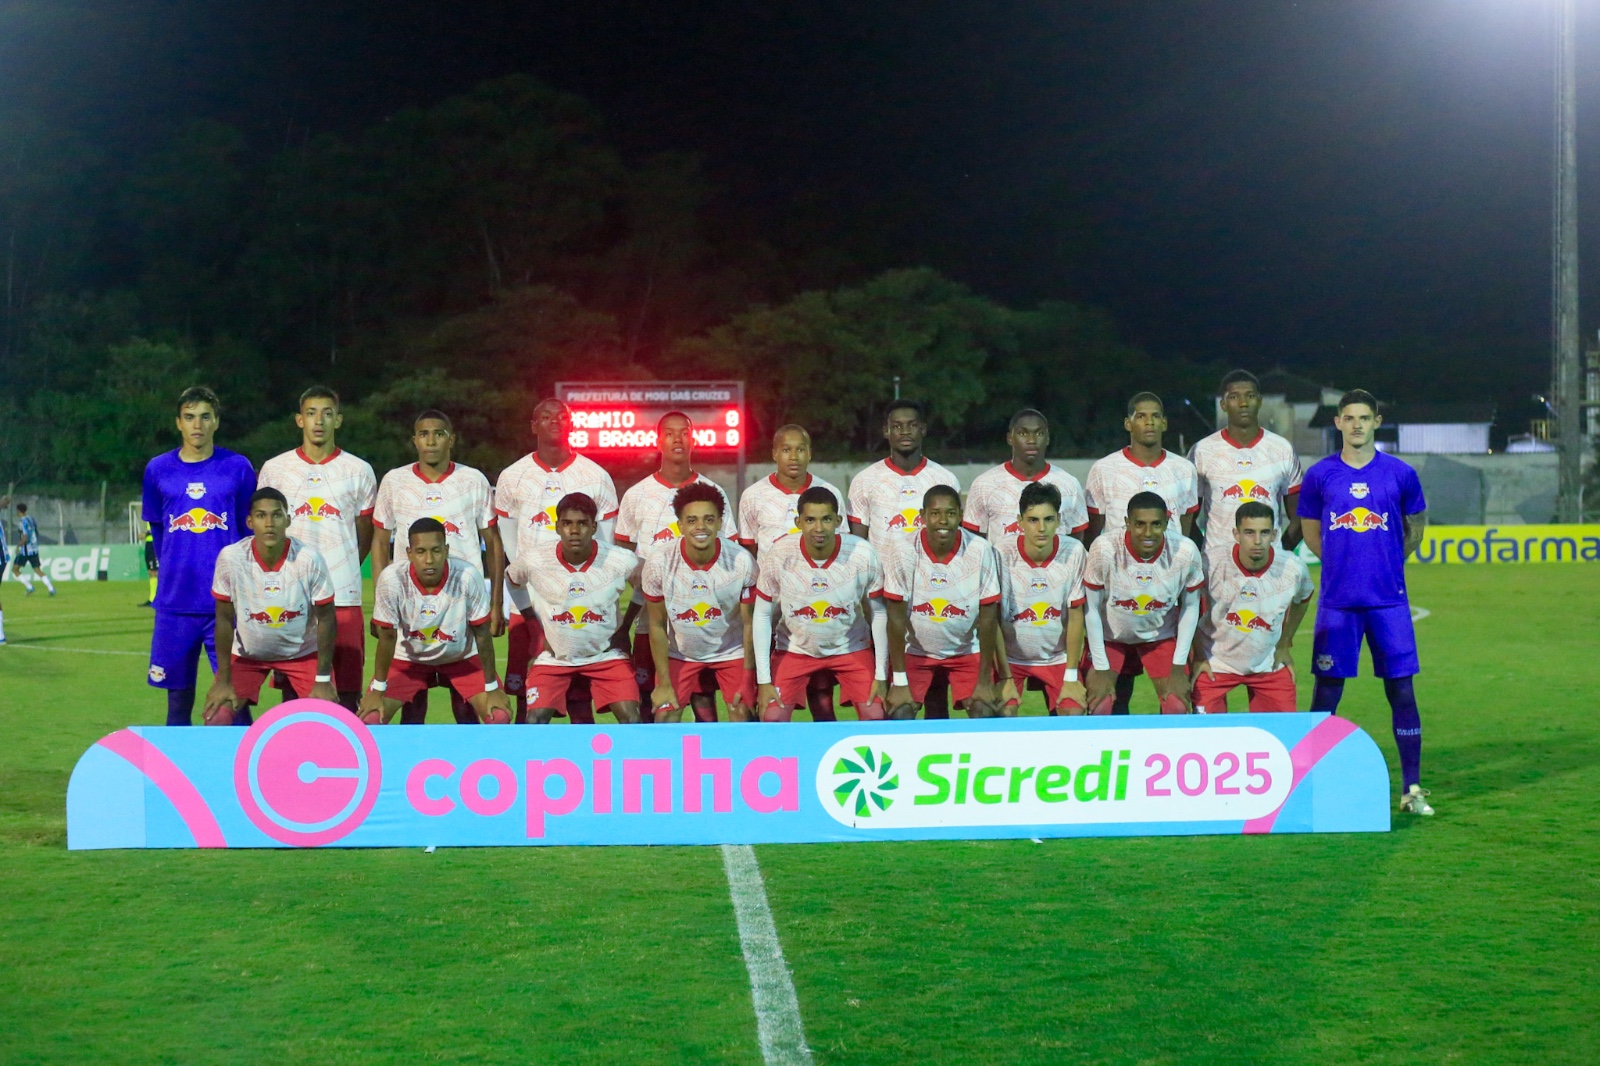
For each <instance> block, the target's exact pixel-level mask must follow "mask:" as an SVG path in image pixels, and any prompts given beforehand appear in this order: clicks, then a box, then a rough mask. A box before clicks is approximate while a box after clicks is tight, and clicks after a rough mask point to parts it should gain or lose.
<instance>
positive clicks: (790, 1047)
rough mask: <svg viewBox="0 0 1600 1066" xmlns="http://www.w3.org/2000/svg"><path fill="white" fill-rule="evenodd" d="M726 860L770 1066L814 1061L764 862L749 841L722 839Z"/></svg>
mask: <svg viewBox="0 0 1600 1066" xmlns="http://www.w3.org/2000/svg"><path fill="white" fill-rule="evenodd" d="M722 865H723V867H724V868H726V869H727V871H728V895H729V896H731V897H733V914H734V917H735V918H737V919H738V922H739V947H740V948H741V949H743V951H744V965H745V969H747V970H749V971H750V998H751V1000H752V1001H754V1003H755V1008H756V1035H757V1036H759V1037H760V1039H761V1058H762V1060H763V1061H764V1062H765V1063H766V1064H767V1066H798V1064H807V1066H809V1063H810V1062H811V1049H810V1048H808V1047H806V1034H805V1029H804V1027H803V1026H802V1025H801V1023H800V1001H799V1000H798V999H797V998H796V997H795V994H794V981H793V980H791V979H790V977H789V967H788V966H787V965H786V964H785V963H784V961H783V945H782V944H780V943H779V942H778V930H777V927H776V926H774V925H773V924H772V908H771V907H769V906H767V890H766V888H765V886H764V885H763V884H762V881H761V867H760V866H759V865H758V864H757V863H756V853H755V850H754V849H753V848H751V847H750V845H748V844H724V845H722Z"/></svg>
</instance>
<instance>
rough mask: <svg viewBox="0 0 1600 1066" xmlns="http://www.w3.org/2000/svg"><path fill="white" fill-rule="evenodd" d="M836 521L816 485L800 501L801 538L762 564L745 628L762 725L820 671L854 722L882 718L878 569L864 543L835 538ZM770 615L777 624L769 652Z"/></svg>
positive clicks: (885, 647) (885, 673)
mask: <svg viewBox="0 0 1600 1066" xmlns="http://www.w3.org/2000/svg"><path fill="white" fill-rule="evenodd" d="M839 520H840V515H839V501H838V499H837V497H835V496H834V495H833V493H831V492H829V491H828V490H827V489H825V488H821V487H820V486H817V485H813V486H811V488H809V489H807V490H806V491H804V492H802V493H801V494H800V506H799V525H800V535H799V536H798V537H785V538H784V539H783V540H781V541H779V542H778V543H776V544H774V545H772V546H771V547H770V548H768V550H767V552H766V554H764V555H763V556H762V558H761V565H760V570H761V573H760V575H759V576H758V577H757V579H756V604H755V611H754V618H753V625H752V627H751V628H752V630H753V638H752V639H753V641H754V644H755V659H756V683H757V688H756V706H757V707H759V708H760V709H761V720H762V721H764V722H787V721H789V720H790V718H791V717H792V716H793V714H794V709H795V708H796V707H799V706H801V705H802V704H803V703H804V702H805V694H806V691H807V690H808V689H809V687H810V682H811V678H812V677H813V676H815V675H816V674H818V673H819V672H822V671H827V672H829V673H831V674H832V675H833V676H834V677H836V678H837V679H838V681H839V691H840V693H841V694H842V695H843V696H844V698H845V699H847V700H849V701H850V702H852V703H854V704H855V705H856V716H857V717H858V718H860V719H862V720H863V721H876V720H880V719H882V718H883V697H884V693H885V692H886V691H887V689H888V684H887V681H888V677H889V620H888V614H887V612H886V611H885V610H884V606H883V568H882V566H881V565H880V564H879V562H878V553H877V552H876V551H874V550H873V547H872V545H871V544H870V543H868V542H867V541H865V540H863V539H861V538H860V537H858V536H856V535H855V534H853V533H840V532H839ZM774 611H776V612H777V613H778V614H779V615H780V616H781V617H782V618H783V620H784V628H783V629H781V630H779V631H778V632H777V634H776V643H777V650H776V653H774V650H773V644H774V633H773V625H772V615H773V612H774Z"/></svg>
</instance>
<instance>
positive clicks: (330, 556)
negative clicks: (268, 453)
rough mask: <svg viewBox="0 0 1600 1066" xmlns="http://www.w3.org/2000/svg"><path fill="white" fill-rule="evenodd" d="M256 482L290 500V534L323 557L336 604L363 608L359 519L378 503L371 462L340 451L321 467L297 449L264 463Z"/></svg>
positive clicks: (375, 481)
mask: <svg viewBox="0 0 1600 1066" xmlns="http://www.w3.org/2000/svg"><path fill="white" fill-rule="evenodd" d="M256 484H257V486H258V487H260V488H264V489H265V488H274V489H277V490H278V491H279V492H281V493H283V496H284V499H286V500H288V501H289V535H290V536H291V537H293V538H294V539H295V540H298V541H300V542H301V543H302V544H309V545H311V547H313V548H315V549H317V554H318V555H320V556H322V561H323V562H324V563H326V564H327V566H328V573H329V574H330V575H331V576H332V578H333V602H334V605H335V606H338V607H360V606H361V547H360V543H359V538H358V536H357V534H356V519H357V518H358V517H360V516H362V515H366V516H368V517H370V516H371V515H372V510H373V507H374V506H375V505H376V503H377V496H378V479H377V477H376V475H374V474H373V472H372V464H370V463H368V462H367V461H366V460H365V459H358V458H356V457H355V456H353V455H351V454H350V453H349V452H347V451H342V450H339V449H335V450H334V452H333V454H332V455H330V456H328V457H327V458H326V459H324V460H322V461H321V462H320V463H319V462H315V461H313V460H311V459H308V458H306V453H305V452H303V451H301V450H300V449H299V448H296V449H295V450H294V451H292V452H284V453H283V454H282V455H275V456H273V457H272V458H271V459H268V460H267V461H266V462H265V463H263V464H262V465H261V473H260V474H258V475H257V476H256Z"/></svg>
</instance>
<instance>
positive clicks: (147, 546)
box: [139, 527, 160, 607]
mask: <svg viewBox="0 0 1600 1066" xmlns="http://www.w3.org/2000/svg"><path fill="white" fill-rule="evenodd" d="M159 567H160V564H159V563H158V562H157V561H156V541H155V538H154V537H152V536H151V535H150V530H149V528H148V527H146V528H145V531H144V568H145V572H146V573H148V574H149V575H150V578H149V581H150V598H149V599H148V600H145V601H144V602H143V603H141V604H140V605H139V606H140V607H154V606H155V605H156V575H157V572H158V570H159Z"/></svg>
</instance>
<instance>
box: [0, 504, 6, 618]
mask: <svg viewBox="0 0 1600 1066" xmlns="http://www.w3.org/2000/svg"><path fill="white" fill-rule="evenodd" d="M0 506H4V504H3V503H0ZM6 561H7V556H6V524H5V523H4V522H0V574H4V573H5V572H6ZM5 642H6V611H5V606H4V605H3V604H0V644H4V643H5Z"/></svg>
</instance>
